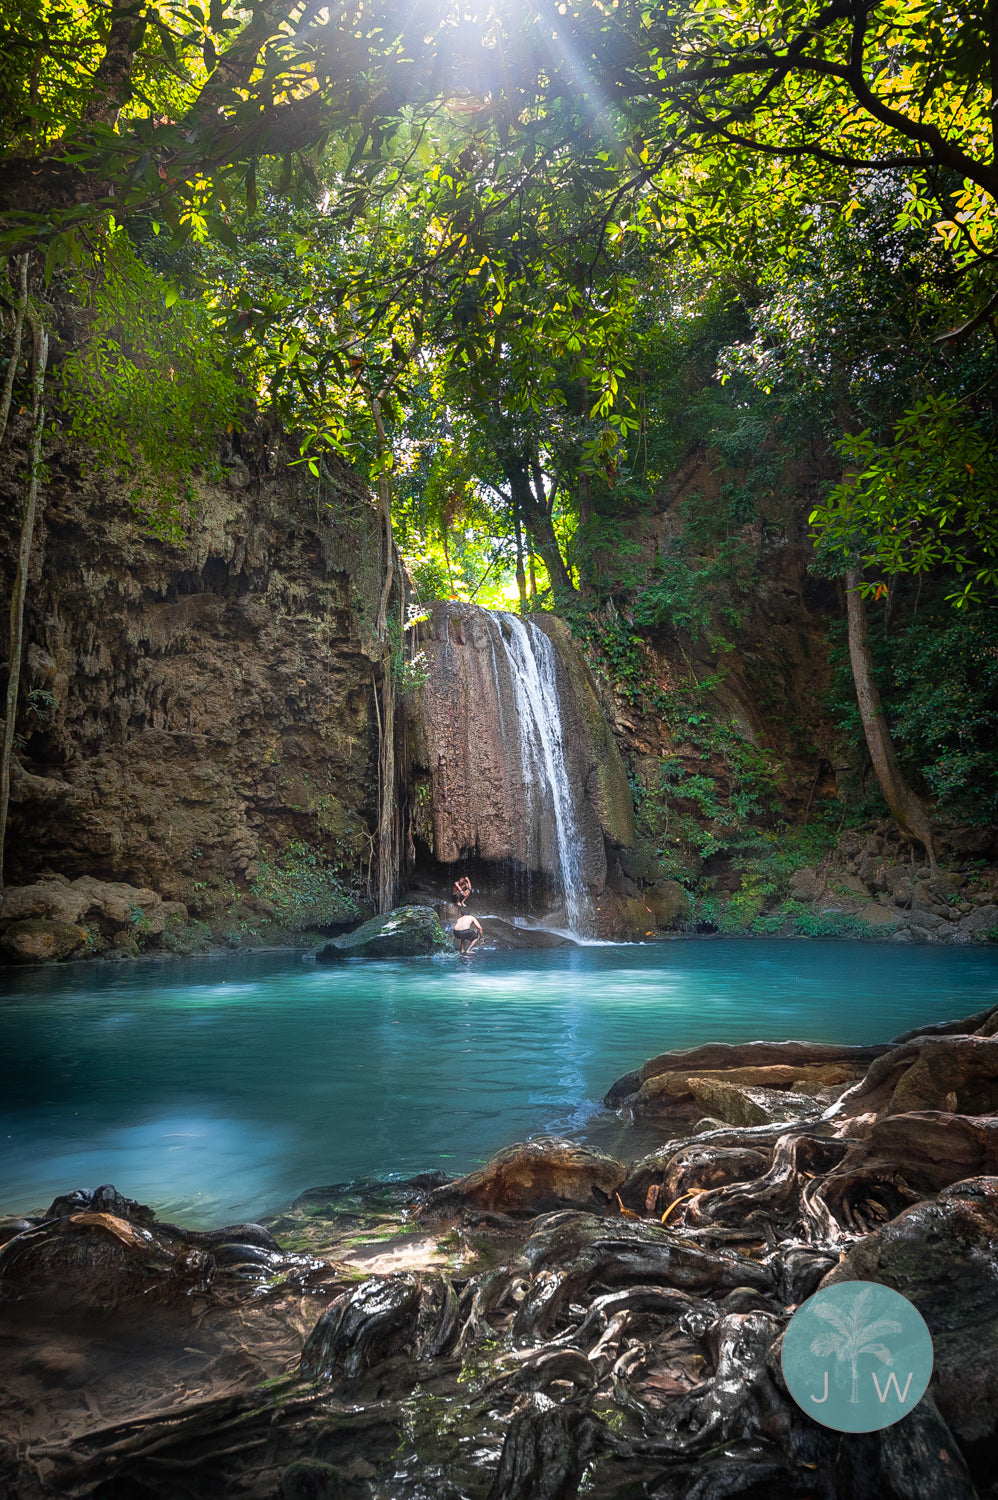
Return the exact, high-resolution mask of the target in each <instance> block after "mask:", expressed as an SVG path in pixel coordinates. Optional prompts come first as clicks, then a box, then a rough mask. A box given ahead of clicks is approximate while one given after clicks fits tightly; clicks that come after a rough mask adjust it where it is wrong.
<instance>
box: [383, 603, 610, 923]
mask: <svg viewBox="0 0 998 1500" xmlns="http://www.w3.org/2000/svg"><path fill="white" fill-rule="evenodd" d="M418 639H419V644H420V647H421V649H422V651H423V652H424V653H425V662H426V679H425V681H424V683H423V686H422V688H421V690H420V692H419V693H418V695H413V696H412V697H411V698H410V700H409V701H408V703H407V705H406V716H405V721H404V722H405V731H404V744H405V750H404V755H405V761H406V772H405V774H406V778H407V780H406V798H407V800H406V803H405V808H406V814H405V815H406V818H407V828H408V835H409V844H408V847H409V848H410V849H411V850H412V853H411V856H410V869H412V870H413V872H414V873H415V872H418V878H419V879H423V878H424V876H425V878H426V879H427V881H428V886H429V889H433V888H434V886H435V885H436V883H437V882H438V881H441V880H446V882H447V885H448V888H449V885H450V882H451V881H453V879H454V874H453V873H452V872H454V871H455V869H456V867H457V866H458V865H459V863H461V862H467V861H473V867H472V868H471V873H472V876H473V880H474V883H475V886H476V889H477V890H480V891H490V892H494V894H495V896H496V897H497V905H501V906H503V907H504V910H510V907H512V910H513V912H515V913H516V916H517V918H527V917H529V916H530V915H532V914H533V915H536V914H538V907H539V905H540V900H543V901H545V902H546V901H547V899H548V897H549V895H551V894H554V895H555V896H556V900H557V903H558V904H559V905H563V906H564V915H563V916H562V917H561V918H560V919H558V918H555V917H554V916H553V913H551V911H550V907H548V911H549V915H548V918H547V920H548V921H549V922H551V923H552V925H553V926H556V927H559V928H568V929H570V931H571V932H572V933H573V934H574V935H575V936H576V937H577V938H585V939H589V938H594V937H596V936H597V929H598V927H599V924H600V921H601V916H600V907H599V902H600V900H601V898H602V896H603V894H604V892H605V890H606V886H607V875H608V850H612V849H614V848H626V847H628V846H629V845H630V844H631V843H632V842H633V838H634V819H633V810H632V806H631V798H630V789H629V787H628V785H627V772H626V770H625V768H624V763H623V761H622V760H621V757H620V752H619V750H618V749H617V746H616V743H615V742H614V739H613V734H612V732H611V730H610V728H609V726H608V725H607V723H606V719H605V718H604V715H603V708H602V705H601V703H600V699H599V695H598V691H597V689H596V685H595V683H594V682H593V680H592V677H591V675H590V673H589V668H588V666H587V664H586V660H585V657H584V655H583V654H582V652H581V650H580V649H579V648H578V646H577V645H576V643H575V642H574V641H573V640H572V635H571V631H570V630H569V628H568V626H567V625H566V624H565V623H564V621H562V620H559V619H558V618H557V617H556V616H554V615H544V616H538V617H534V618H530V617H529V616H528V617H521V616H519V615H515V614H509V613H506V612H504V611H497V610H487V609H482V608H480V607H479V606H478V605H474V604H466V603H463V602H459V601H457V600H438V601H437V602H435V603H434V604H432V605H431V606H430V609H429V612H428V618H427V619H426V620H425V621H424V622H422V623H421V625H420V627H419V637H418ZM441 867H443V868H441ZM535 875H536V876H537V877H539V878H538V880H537V884H536V885H534V884H533V883H532V882H533V877H534V876H535ZM552 888H553V889H552Z"/></svg>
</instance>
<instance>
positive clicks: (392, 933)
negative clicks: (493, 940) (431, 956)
mask: <svg viewBox="0 0 998 1500" xmlns="http://www.w3.org/2000/svg"><path fill="white" fill-rule="evenodd" d="M449 946H450V945H449V943H448V941H447V935H446V933H445V932H444V930H443V928H442V927H441V926H440V923H439V921H438V919H437V914H436V912H435V911H434V910H433V908H432V907H431V906H397V907H396V908H395V910H394V911H390V912H387V913H386V914H385V915H384V916H381V917H372V918H371V920H370V921H369V922H364V923H362V924H361V926H360V927H358V928H357V929H356V930H355V931H354V932H348V933H346V934H345V935H344V936H343V937H338V938H334V939H333V940H332V942H330V943H326V944H325V946H324V947H322V948H320V949H319V950H318V951H317V953H316V955H315V956H316V958H317V959H318V960H319V962H320V963H336V962H339V960H341V959H344V958H414V957H416V956H418V955H422V954H427V953H442V952H444V951H445V950H446V949H447V948H448V947H449Z"/></svg>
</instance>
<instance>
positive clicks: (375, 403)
mask: <svg viewBox="0 0 998 1500" xmlns="http://www.w3.org/2000/svg"><path fill="white" fill-rule="evenodd" d="M371 416H372V417H373V418H374V429H375V431H376V432H377V434H378V519H379V521H380V522H381V526H382V529H383V531H384V534H385V581H384V584H383V585H382V588H381V601H380V603H379V604H378V619H377V622H376V625H375V629H376V631H377V636H378V640H379V641H384V639H385V635H386V632H387V630H388V601H389V599H390V598H391V593H392V583H393V581H394V576H395V538H394V537H393V536H392V492H391V486H390V485H389V482H388V470H387V468H386V467H385V461H386V459H387V457H388V439H387V438H386V437H385V424H384V422H383V420H382V417H381V399H380V397H378V396H372V397H371Z"/></svg>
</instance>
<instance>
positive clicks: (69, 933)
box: [0, 917, 87, 964]
mask: <svg viewBox="0 0 998 1500" xmlns="http://www.w3.org/2000/svg"><path fill="white" fill-rule="evenodd" d="M86 940H87V934H86V932H85V931H84V929H83V928H82V927H76V926H73V925H72V924H71V923H69V922H56V921H52V920H51V919H50V918H48V917H29V918H28V919H27V920H26V921H23V922H12V923H11V924H10V926H9V927H8V928H7V929H6V931H5V932H4V933H3V934H2V935H0V948H2V949H3V952H4V954H5V955H6V956H7V958H8V959H13V960H14V962H15V963H28V964H37V963H55V962H56V961H57V960H58V959H60V958H67V957H68V956H69V954H70V953H75V951H76V950H77V948H82V946H83V944H84V943H85V942H86Z"/></svg>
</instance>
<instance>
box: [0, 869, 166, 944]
mask: <svg viewBox="0 0 998 1500" xmlns="http://www.w3.org/2000/svg"><path fill="white" fill-rule="evenodd" d="M171 916H178V917H186V916H187V908H186V906H184V904H183V903H182V902H180V901H164V900H163V899H162V898H161V897H160V896H159V895H158V894H157V892H156V891H153V890H150V889H149V888H148V887H147V886H135V885H129V884H127V882H125V881H123V880H98V879H97V878H96V877H95V876H93V875H80V876H78V877H77V879H76V880H69V879H67V877H66V876H65V875H49V876H48V877H46V878H45V879H44V880H39V881H37V882H36V883H35V884H34V885H21V886H11V887H9V888H8V889H7V891H6V893H5V895H4V898H3V905H2V906H0V921H2V922H10V923H17V922H25V921H30V920H33V919H35V920H43V921H50V922H60V923H63V924H64V925H69V926H76V925H81V926H84V927H87V926H90V927H94V928H96V929H97V931H98V932H100V933H101V934H102V935H103V936H105V937H113V936H114V935H115V934H116V933H119V932H136V933H140V934H143V935H144V936H146V937H153V936H157V935H159V934H160V933H162V931H163V929H164V927H165V926H166V922H167V919H168V918H169V917H171Z"/></svg>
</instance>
